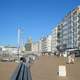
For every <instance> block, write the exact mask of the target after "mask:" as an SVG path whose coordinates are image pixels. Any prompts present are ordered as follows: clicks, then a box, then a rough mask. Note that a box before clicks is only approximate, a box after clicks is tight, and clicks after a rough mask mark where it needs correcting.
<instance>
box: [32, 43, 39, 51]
mask: <svg viewBox="0 0 80 80" xmlns="http://www.w3.org/2000/svg"><path fill="white" fill-rule="evenodd" d="M32 51H33V52H39V43H38V41H37V42H34V43H32Z"/></svg>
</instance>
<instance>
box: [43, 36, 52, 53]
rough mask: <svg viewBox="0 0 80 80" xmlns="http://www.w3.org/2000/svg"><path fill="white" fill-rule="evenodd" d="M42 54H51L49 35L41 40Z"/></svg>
mask: <svg viewBox="0 0 80 80" xmlns="http://www.w3.org/2000/svg"><path fill="white" fill-rule="evenodd" d="M42 52H51V35H48V36H47V37H43V38H42Z"/></svg>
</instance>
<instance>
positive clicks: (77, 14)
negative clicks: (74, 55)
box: [58, 6, 80, 51]
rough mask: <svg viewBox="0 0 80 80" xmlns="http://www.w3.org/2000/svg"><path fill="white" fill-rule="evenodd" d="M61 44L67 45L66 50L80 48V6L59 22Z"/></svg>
mask: <svg viewBox="0 0 80 80" xmlns="http://www.w3.org/2000/svg"><path fill="white" fill-rule="evenodd" d="M58 29H59V37H58V39H59V45H60V46H62V45H66V50H68V51H69V50H78V49H80V6H78V7H77V8H75V9H74V10H72V11H71V12H69V13H68V14H67V15H66V16H65V17H64V19H63V20H62V21H61V22H60V24H58Z"/></svg>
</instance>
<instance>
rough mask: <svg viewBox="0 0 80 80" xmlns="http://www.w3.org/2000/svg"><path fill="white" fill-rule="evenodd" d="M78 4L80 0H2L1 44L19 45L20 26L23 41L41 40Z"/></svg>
mask: <svg viewBox="0 0 80 80" xmlns="http://www.w3.org/2000/svg"><path fill="white" fill-rule="evenodd" d="M78 5H80V0H0V45H17V29H18V27H20V28H21V32H22V35H21V36H22V37H21V38H22V40H23V42H26V41H27V39H28V38H29V37H32V39H33V41H37V40H39V39H40V38H41V37H42V36H44V35H45V36H46V35H48V34H50V33H51V30H52V29H53V28H54V27H55V26H56V25H57V24H58V23H59V22H60V21H61V20H62V19H63V18H64V16H65V15H66V14H67V13H68V12H69V11H71V10H72V9H74V8H75V7H77V6H78Z"/></svg>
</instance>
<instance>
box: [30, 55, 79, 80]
mask: <svg viewBox="0 0 80 80" xmlns="http://www.w3.org/2000/svg"><path fill="white" fill-rule="evenodd" d="M65 61H66V60H65V58H63V57H59V58H58V57H56V56H42V57H40V58H39V60H38V61H36V62H35V63H34V64H33V65H32V67H31V72H32V79H33V80H80V71H79V69H80V59H76V62H75V64H66V63H65ZM59 65H66V68H67V76H66V77H64V78H60V77H59V76H58V74H57V71H58V66H59Z"/></svg>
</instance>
